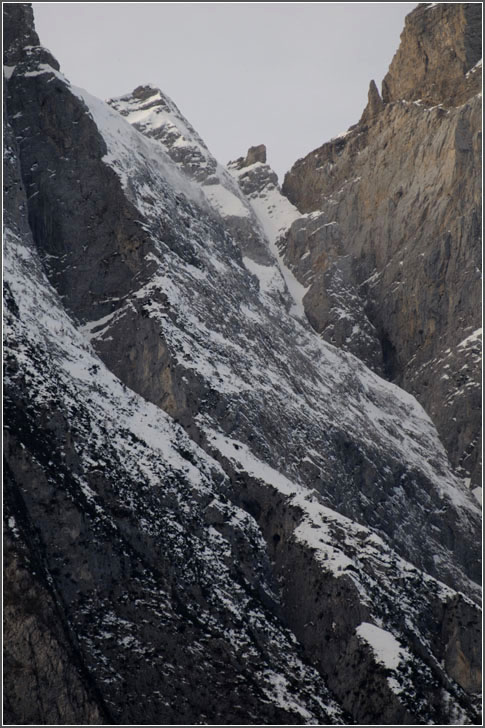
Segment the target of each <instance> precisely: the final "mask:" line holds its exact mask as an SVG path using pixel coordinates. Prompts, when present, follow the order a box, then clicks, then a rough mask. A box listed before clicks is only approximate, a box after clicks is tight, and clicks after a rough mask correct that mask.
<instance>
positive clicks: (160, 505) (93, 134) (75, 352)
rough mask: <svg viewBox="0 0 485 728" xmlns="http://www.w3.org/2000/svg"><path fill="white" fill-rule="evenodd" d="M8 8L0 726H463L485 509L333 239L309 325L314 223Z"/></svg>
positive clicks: (157, 100) (257, 171)
mask: <svg viewBox="0 0 485 728" xmlns="http://www.w3.org/2000/svg"><path fill="white" fill-rule="evenodd" d="M5 23H6V27H7V26H8V36H6V37H8V38H9V42H8V44H7V46H6V48H5V51H6V59H5V62H6V66H7V67H8V74H7V75H8V82H7V83H6V113H5V115H4V122H5V131H4V135H5V137H4V138H5V155H4V160H5V217H4V222H5V246H4V248H5V268H4V284H5V292H4V296H5V298H4V305H5V361H6V376H5V401H4V404H5V422H6V436H5V458H6V464H5V475H6V477H5V510H4V516H5V538H6V566H5V574H4V575H5V591H6V595H7V596H6V602H5V619H6V628H5V632H4V636H5V655H6V657H5V660H6V662H5V665H6V667H7V670H6V673H7V677H6V682H5V702H4V706H5V715H4V718H5V722H10V723H33V724H35V723H39V724H48V723H51V724H52V723H53V724H56V723H77V724H83V725H84V724H99V723H101V724H134V725H136V724H160V723H164V724H194V723H205V724H229V725H230V724H276V725H279V724H309V723H313V724H349V723H352V722H357V723H375V724H396V723H397V724H399V723H402V724H406V723H423V724H425V723H430V724H449V723H456V722H457V721H462V720H463V721H468V722H477V721H478V720H479V719H478V715H477V709H476V691H477V690H478V689H479V686H480V644H481V641H480V636H479V630H480V614H479V609H478V606H477V600H478V595H479V587H478V580H479V577H480V565H479V555H480V548H479V532H480V531H479V518H480V511H479V509H478V506H477V504H476V501H475V500H474V498H473V497H472V496H471V494H470V492H469V490H468V489H467V488H465V487H464V485H463V482H462V480H461V479H459V478H457V477H456V476H455V475H454V474H453V472H452V471H451V469H450V466H449V463H448V459H447V455H446V452H445V450H444V448H443V445H442V443H441V442H440V439H439V437H438V434H437V432H436V429H435V427H434V425H433V424H432V422H431V421H430V419H429V417H428V415H427V414H426V413H425V411H424V410H423V409H422V407H421V406H420V405H419V404H418V402H417V401H416V400H415V399H414V397H413V396H411V395H410V394H409V393H407V392H405V391H404V390H403V389H401V388H399V387H398V386H396V385H395V384H393V383H390V382H388V381H386V380H385V379H384V378H382V377H380V376H379V375H378V374H377V373H376V372H375V371H372V370H371V369H369V368H368V366H367V364H371V365H373V366H374V368H375V369H376V370H378V369H379V366H380V367H381V368H382V367H383V366H384V365H383V363H382V361H380V360H379V356H378V354H379V349H378V345H377V343H376V342H379V341H380V339H379V336H380V332H379V330H378V327H377V326H376V325H375V323H373V319H372V316H371V315H370V313H369V312H368V310H367V308H366V307H365V306H364V305H363V304H362V303H361V302H359V301H357V300H356V301H355V302H354V303H352V305H351V303H350V302H349V301H350V299H351V295H354V293H353V292H352V290H351V285H353V286H354V287H355V286H356V285H358V281H359V279H358V277H357V274H356V273H355V272H354V267H353V264H351V261H348V262H345V260H343V258H344V257H345V253H343V252H342V253H340V252H339V253H338V255H337V257H336V258H335V260H334V259H333V258H331V256H329V257H330V258H331V260H330V263H329V266H327V268H325V266H324V265H323V263H322V275H324V274H326V271H327V270H330V268H331V267H332V266H334V268H335V273H334V274H332V275H333V277H332V281H333V288H331V287H330V286H328V291H329V292H327V293H326V295H327V298H328V301H329V303H328V306H327V308H328V309H329V310H330V309H332V307H333V311H334V313H333V314H332V315H333V319H332V321H333V322H334V331H335V336H344V335H345V330H344V329H343V328H342V327H339V325H338V318H337V317H336V316H335V309H336V305H337V304H336V301H337V299H338V296H339V295H342V296H343V297H344V298H345V300H346V304H345V305H346V306H347V310H349V312H351V314H352V316H354V317H355V321H360V324H359V325H360V326H361V327H362V336H363V337H364V338H365V346H364V345H363V346H362V347H361V349H358V348H356V349H355V350H353V353H348V352H346V351H344V350H343V347H342V348H336V347H334V346H332V345H330V344H329V343H327V342H326V341H324V340H323V339H322V337H321V336H320V335H319V332H318V326H319V324H318V321H317V320H316V318H315V320H314V321H313V320H312V319H311V315H310V311H309V307H308V303H307V302H308V300H310V299H311V297H312V295H314V294H313V293H312V286H311V280H312V279H311V269H310V268H308V269H307V270H306V273H305V276H307V277H304V276H303V277H302V276H300V273H299V271H298V270H297V269H295V266H292V265H287V264H286V263H291V261H289V260H287V261H286V263H285V259H284V258H283V254H284V251H285V249H284V245H285V242H284V241H288V240H290V238H291V236H293V239H294V240H295V241H296V240H299V239H300V238H299V237H298V236H299V235H300V236H303V237H304V235H305V226H306V229H307V230H309V231H311V232H315V237H316V239H317V240H318V239H320V238H319V236H322V238H321V239H323V238H324V239H325V240H327V241H330V242H331V245H332V246H334V247H335V250H336V251H340V250H341V248H340V247H339V246H341V245H342V241H343V240H344V238H340V237H339V233H337V232H333V228H335V225H333V224H330V223H332V220H328V219H327V218H326V217H325V212H322V211H320V210H318V211H317V212H316V213H303V214H302V213H301V212H300V211H299V210H298V209H297V208H296V207H295V206H294V205H293V204H292V203H290V202H289V200H288V199H287V198H285V197H284V196H283V195H282V194H281V191H280V190H279V188H278V184H277V179H276V176H275V175H274V173H273V172H272V170H271V169H270V167H269V166H268V165H267V164H266V160H265V152H264V147H263V145H260V146H259V147H254V148H252V149H251V150H249V153H248V155H247V156H246V157H245V158H244V159H243V164H239V160H238V161H237V162H235V163H232V164H229V165H228V168H225V167H223V166H222V165H220V164H219V163H217V162H216V161H215V160H214V159H213V157H212V155H211V154H210V152H209V151H208V150H207V148H206V147H205V145H204V143H203V142H202V140H200V138H199V137H198V136H197V134H196V132H195V131H194V130H193V128H192V127H191V126H190V125H189V122H187V120H185V119H184V117H182V115H181V113H180V112H179V111H178V109H177V108H176V107H175V105H174V104H173V103H172V102H171V101H169V100H168V99H167V98H166V97H165V96H164V95H163V94H162V92H160V91H158V90H157V89H154V88H153V87H151V86H141V87H139V88H137V89H135V91H134V92H133V93H132V94H128V95H127V96H125V97H122V99H118V100H111V101H110V102H109V104H105V103H103V102H101V101H99V100H97V99H95V98H93V97H91V96H90V95H89V94H87V93H86V92H84V91H81V90H79V89H76V88H74V87H72V86H71V85H70V84H69V82H68V81H67V80H66V79H65V77H64V76H63V75H62V73H61V72H60V71H59V66H58V64H57V62H55V61H54V59H52V57H51V56H50V55H48V52H47V51H45V49H43V48H41V47H40V46H39V45H38V39H37V38H36V36H35V30H34V27H33V23H32V14H31V12H30V9H29V7H28V6H24V5H7V6H6V10H5ZM373 98H374V101H373V108H374V109H376V108H377V107H378V106H379V104H378V103H377V102H376V99H375V94H374V97H373ZM386 108H387V107H386ZM373 113H374V112H373ZM379 113H381V114H383V113H386V111H385V109H384V111H382V112H379ZM319 225H320V227H321V228H322V229H321V230H318V227H319ZM248 230H249V231H251V234H250V235H249V236H246V234H245V231H248ZM324 231H325V232H324ZM295 245H296V244H295ZM309 245H310V244H309ZM317 255H318V252H317V249H316V248H315V249H314V248H313V247H311V249H310V256H307V257H308V258H310V260H311V261H313V260H314V256H317ZM339 256H340V257H339ZM341 258H342V260H341ZM352 276H353V277H352ZM339 281H341V283H339ZM349 281H350V282H349ZM305 309H306V310H305ZM321 310H322V312H323V313H321V316H324V315H326V314H325V303H324V302H323V303H322V304H321ZM318 320H320V319H318ZM354 325H356V324H355V322H354V324H353V325H352V326H354ZM315 329H317V330H315ZM324 330H325V327H323V329H322V331H324ZM351 333H352V336H354V338H356V340H357V338H358V337H356V333H357V332H354V331H353V328H352V331H351ZM354 354H355V355H354ZM360 354H361V356H359V355H360Z"/></svg>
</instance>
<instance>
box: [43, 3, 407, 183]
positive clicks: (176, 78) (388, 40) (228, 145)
mask: <svg viewBox="0 0 485 728" xmlns="http://www.w3.org/2000/svg"><path fill="white" fill-rule="evenodd" d="M33 7H34V14H35V22H36V28H37V32H38V34H39V36H40V42H41V43H42V44H43V45H44V46H46V47H47V48H49V49H50V50H51V51H52V53H53V54H54V55H55V56H56V57H57V59H58V61H59V63H60V65H61V70H62V71H63V72H64V74H65V75H66V76H67V77H68V79H69V80H70V81H72V83H73V84H75V85H76V86H81V87H82V88H85V89H86V90H88V91H89V92H90V93H92V94H94V95H95V96H98V97H100V98H103V99H106V98H109V97H111V96H118V95H122V94H125V93H128V92H129V91H131V90H133V89H134V88H135V87H136V86H139V85H140V84H144V83H147V82H150V83H154V84H155V85H157V86H158V87H160V88H161V89H162V91H164V92H165V93H166V94H168V95H169V96H170V97H171V98H172V99H173V100H174V101H175V103H176V104H177V106H178V107H179V108H180V110H181V111H182V113H183V114H184V115H185V116H186V117H187V118H188V119H189V121H190V122H191V123H192V125H193V126H194V127H195V128H196V129H197V131H198V132H199V134H200V135H201V136H202V138H203V139H204V140H205V142H206V144H207V146H208V147H209V149H210V150H211V152H212V153H213V154H214V156H215V157H216V158H217V159H218V160H219V161H220V162H223V163H227V162H228V161H229V160H230V159H235V158H236V157H239V156H241V155H243V154H245V153H246V150H247V148H248V147H249V146H252V145H255V144H261V143H264V144H266V146H267V149H268V161H269V162H270V164H271V165H272V166H273V168H274V169H275V170H276V172H277V173H278V175H279V177H280V181H282V175H283V174H284V173H285V172H286V171H287V170H288V169H289V168H290V167H291V165H292V164H293V163H294V162H295V161H296V160H297V159H299V158H300V157H302V156H304V155H305V154H307V153H308V152H310V151H311V150H312V149H315V148H316V147H318V146H320V145H321V144H323V142H325V141H328V140H329V139H331V138H332V137H334V136H336V135H337V134H339V133H341V132H343V131H345V130H346V129H347V128H348V127H349V126H350V125H351V124H354V123H355V122H356V121H358V119H359V118H360V115H361V113H362V111H363V108H364V106H365V104H366V102H367V91H368V86H369V81H370V80H371V79H374V80H375V81H376V83H377V85H378V87H379V88H380V84H381V81H382V79H383V77H384V75H385V73H386V71H387V68H388V66H389V63H390V61H391V59H392V57H393V55H394V53H395V51H396V50H397V47H398V45H399V35H400V33H401V31H402V28H403V27H404V18H405V16H406V15H407V14H408V13H409V12H410V11H411V10H412V9H413V8H414V7H416V3H301V2H300V3H86V2H83V3H57V2H56V3H33Z"/></svg>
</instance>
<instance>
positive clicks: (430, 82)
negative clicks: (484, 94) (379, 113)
mask: <svg viewBox="0 0 485 728" xmlns="http://www.w3.org/2000/svg"><path fill="white" fill-rule="evenodd" d="M481 14H482V8H481V3H429V4H427V5H426V6H423V5H422V4H420V5H419V6H418V7H417V8H415V10H413V11H412V12H411V13H410V14H409V15H408V16H407V18H406V23H405V27H404V30H403V32H402V34H401V43H400V46H399V49H398V51H397V53H396V54H395V56H394V58H393V60H392V62H391V65H390V67H389V71H388V73H387V75H386V76H385V78H384V81H383V82H382V98H383V100H384V102H385V103H388V102H390V101H400V100H406V101H418V100H420V101H422V102H423V103H425V104H426V105H428V106H437V105H438V104H443V105H444V106H459V105H461V104H463V103H464V102H465V101H467V100H468V99H469V98H471V97H472V96H474V95H475V94H477V93H478V92H479V91H480V89H481V74H480V73H470V71H472V69H473V68H474V67H475V66H476V65H477V64H478V62H479V60H480V58H481Z"/></svg>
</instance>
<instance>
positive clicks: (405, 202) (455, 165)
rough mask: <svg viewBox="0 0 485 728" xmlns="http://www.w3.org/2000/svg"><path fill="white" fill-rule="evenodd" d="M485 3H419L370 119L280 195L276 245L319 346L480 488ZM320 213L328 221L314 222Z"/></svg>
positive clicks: (306, 163) (308, 164) (307, 161)
mask: <svg viewBox="0 0 485 728" xmlns="http://www.w3.org/2000/svg"><path fill="white" fill-rule="evenodd" d="M480 91H481V5H480V4H479V3H449V4H445V3H431V4H429V3H428V4H420V5H419V6H418V7H417V8H416V9H415V10H414V11H413V12H412V13H411V14H410V15H409V16H408V17H407V19H406V25H405V28H404V31H403V33H402V35H401V45H400V47H399V50H398V51H397V53H396V55H395V56H394V59H393V61H392V63H391V66H390V69H389V72H388V74H387V75H386V77H385V79H384V82H383V85H382V97H381V96H380V95H379V92H378V90H377V88H376V85H375V83H374V82H371V85H370V89H369V101H368V105H367V107H366V109H365V110H364V113H363V115H362V118H361V119H360V121H359V122H358V124H356V125H355V126H353V127H351V128H350V129H349V130H348V131H347V132H346V133H345V134H342V135H341V136H340V137H338V138H336V139H333V140H332V141H330V142H328V143H326V144H324V145H323V146H322V147H320V148H319V149H317V150H315V151H314V152H312V153H311V154H309V155H308V156H307V157H305V158H304V159H302V160H299V161H298V162H297V163H296V164H295V165H294V167H293V168H292V170H291V171H290V172H289V173H288V174H287V175H286V177H285V181H284V185H283V192H284V193H285V194H286V195H287V196H288V198H289V200H291V202H292V203H293V204H295V205H296V207H297V208H298V209H299V210H300V211H301V212H303V213H306V214H309V213H313V214H314V215H315V216H316V217H315V219H312V221H311V224H308V223H307V222H305V223H304V224H302V223H301V222H300V221H297V222H296V223H295V224H294V226H293V227H292V228H291V229H290V230H289V232H288V233H287V235H286V238H285V239H284V240H282V241H281V243H280V244H281V250H282V251H283V252H284V260H285V262H286V263H287V264H288V265H289V267H290V268H291V270H292V271H293V272H294V274H295V276H296V277H297V278H298V280H299V281H301V282H302V283H303V284H304V285H307V286H308V287H309V290H308V292H307V294H306V296H305V299H304V305H305V310H306V312H307V316H308V318H309V320H310V321H311V322H312V324H313V325H314V327H315V328H316V330H317V331H319V332H321V333H322V336H323V337H324V338H325V339H326V340H327V341H330V342H332V343H334V344H336V345H337V346H341V347H342V348H344V349H346V350H348V351H351V352H353V353H355V354H356V355H357V356H359V357H360V358H362V359H363V360H364V361H365V362H366V363H367V364H368V365H369V366H371V367H372V368H373V369H374V371H377V372H379V373H382V374H383V375H384V376H386V378H388V379H390V380H391V381H394V382H396V383H397V384H399V385H400V386H402V387H403V388H404V389H406V390H407V391H408V392H411V393H412V394H414V395H415V396H416V397H417V399H418V400H419V402H421V404H422V405H423V406H424V408H425V409H426V411H427V412H428V414H429V415H430V416H431V418H432V420H433V422H434V423H435V424H436V427H437V429H438V432H439V434H440V437H441V439H442V441H443V442H444V444H445V446H446V449H447V452H448V454H449V457H450V460H451V462H452V464H453V466H454V468H455V470H456V472H457V473H458V474H460V475H461V477H463V478H465V479H466V481H467V483H470V478H471V481H472V487H473V486H474V485H477V486H478V485H480V484H481V470H480V468H481V461H480V444H479V443H480V441H481V392H480V381H481V368H480V351H481V343H480V342H481V276H480V268H481V236H480V230H481V225H480V220H481V195H482V191H481V184H480V179H481V172H480V161H481V148H480V142H481V93H480ZM318 215H319V216H318Z"/></svg>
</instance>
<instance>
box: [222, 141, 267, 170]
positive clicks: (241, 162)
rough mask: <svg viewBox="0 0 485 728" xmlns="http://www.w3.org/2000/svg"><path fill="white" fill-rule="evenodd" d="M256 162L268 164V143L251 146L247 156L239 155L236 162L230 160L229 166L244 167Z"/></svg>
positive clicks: (234, 167)
mask: <svg viewBox="0 0 485 728" xmlns="http://www.w3.org/2000/svg"><path fill="white" fill-rule="evenodd" d="M256 162H261V163H262V164H266V145H265V144H258V145H257V146H256V147H249V149H248V153H247V154H246V156H245V157H239V159H236V160H235V161H234V162H229V166H231V167H232V168H233V169H243V168H244V167H250V166H251V165H252V164H256Z"/></svg>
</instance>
